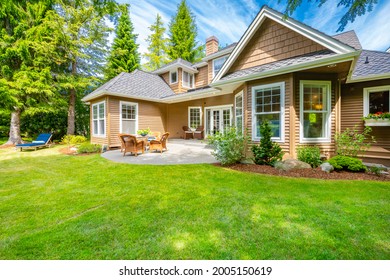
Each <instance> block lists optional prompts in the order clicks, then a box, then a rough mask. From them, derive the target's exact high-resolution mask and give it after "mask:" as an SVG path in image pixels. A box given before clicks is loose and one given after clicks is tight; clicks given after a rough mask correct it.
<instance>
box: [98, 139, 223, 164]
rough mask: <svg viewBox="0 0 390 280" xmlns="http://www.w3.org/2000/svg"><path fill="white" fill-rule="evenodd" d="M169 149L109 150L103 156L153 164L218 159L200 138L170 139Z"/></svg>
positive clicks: (209, 161)
mask: <svg viewBox="0 0 390 280" xmlns="http://www.w3.org/2000/svg"><path fill="white" fill-rule="evenodd" d="M167 148H168V151H163V153H162V154H160V152H156V151H153V152H150V151H146V152H145V153H144V154H141V153H139V154H138V156H137V157H136V156H134V155H131V154H130V153H126V156H123V153H121V152H120V150H113V151H108V152H105V153H103V154H102V157H104V158H106V159H108V160H111V161H115V162H121V163H128V164H151V165H171V164H199V163H215V162H217V160H216V159H215V158H214V157H213V156H212V155H211V152H212V149H211V148H210V146H208V145H207V143H205V142H203V141H199V140H183V139H168V143H167Z"/></svg>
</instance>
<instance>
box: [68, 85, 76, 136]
mask: <svg viewBox="0 0 390 280" xmlns="http://www.w3.org/2000/svg"><path fill="white" fill-rule="evenodd" d="M75 107H76V90H75V89H71V90H70V95H69V109H68V129H67V132H66V134H72V135H74V133H75Z"/></svg>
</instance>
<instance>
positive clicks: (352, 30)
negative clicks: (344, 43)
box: [330, 29, 356, 37]
mask: <svg viewBox="0 0 390 280" xmlns="http://www.w3.org/2000/svg"><path fill="white" fill-rule="evenodd" d="M348 32H353V33H355V34H356V31H355V30H354V29H351V30H348V31H344V32H341V33H337V34H333V35H330V36H332V37H334V36H338V35H343V34H345V33H348Z"/></svg>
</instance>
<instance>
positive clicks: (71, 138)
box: [61, 134, 87, 145]
mask: <svg viewBox="0 0 390 280" xmlns="http://www.w3.org/2000/svg"><path fill="white" fill-rule="evenodd" d="M86 141H87V138H85V137H84V136H82V135H70V134H68V135H65V136H64V137H62V140H61V142H62V143H63V144H67V145H77V144H81V143H84V142H86Z"/></svg>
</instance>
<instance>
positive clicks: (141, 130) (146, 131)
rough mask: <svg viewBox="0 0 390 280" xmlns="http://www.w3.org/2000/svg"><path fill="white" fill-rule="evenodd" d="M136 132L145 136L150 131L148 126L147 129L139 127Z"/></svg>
mask: <svg viewBox="0 0 390 280" xmlns="http://www.w3.org/2000/svg"><path fill="white" fill-rule="evenodd" d="M137 133H138V134H139V135H141V136H146V135H148V134H149V133H150V128H149V127H148V128H147V129H140V130H138V131H137Z"/></svg>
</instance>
